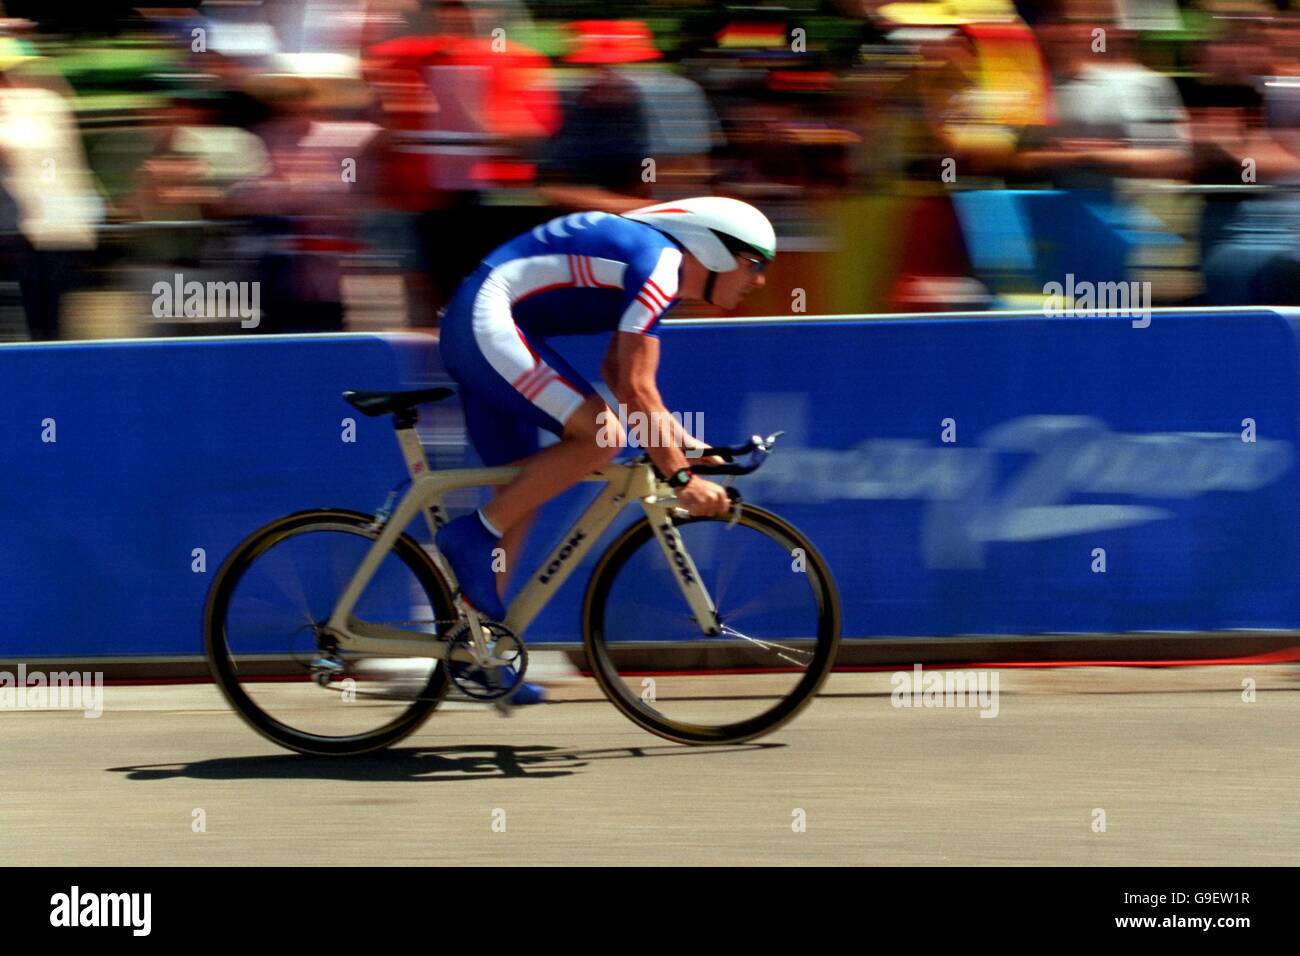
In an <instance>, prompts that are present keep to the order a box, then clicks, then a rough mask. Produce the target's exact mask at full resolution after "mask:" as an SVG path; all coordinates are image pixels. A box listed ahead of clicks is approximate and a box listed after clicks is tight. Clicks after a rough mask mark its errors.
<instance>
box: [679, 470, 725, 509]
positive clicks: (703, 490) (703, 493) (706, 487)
mask: <svg viewBox="0 0 1300 956" xmlns="http://www.w3.org/2000/svg"><path fill="white" fill-rule="evenodd" d="M677 501H678V503H679V504H680V505H681V506H682V507H683V508H685V509H686V510H687V511H689V512H690V513H691V514H692V515H694V516H695V517H697V518H702V517H707V516H709V515H720V514H725V513H726V511H727V509H728V508H730V507H731V499H730V498H728V497H727V493H726V491H724V490H723V488H722V486H721V485H719V484H715V483H714V482H712V481H706V480H705V479H703V478H701V477H699V476H698V475H697V476H695V477H694V478H692V479H691V480H690V482H689V483H687V485H686V486H685V487H684V488H678V489H677Z"/></svg>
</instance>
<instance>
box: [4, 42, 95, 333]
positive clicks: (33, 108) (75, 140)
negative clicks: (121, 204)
mask: <svg viewBox="0 0 1300 956" xmlns="http://www.w3.org/2000/svg"><path fill="white" fill-rule="evenodd" d="M32 59H33V57H32V56H31V55H29V54H28V53H26V52H25V51H24V50H23V49H22V47H21V45H20V44H19V42H18V41H16V40H14V39H12V38H9V37H0V164H2V165H3V186H4V192H5V194H6V197H7V200H6V202H5V203H4V205H6V206H8V207H9V208H8V210H7V212H8V214H9V215H12V214H13V213H14V212H16V214H17V215H16V220H17V221H16V225H17V231H18V237H17V243H16V244H17V265H18V268H19V272H18V282H19V286H20V288H21V290H22V299H23V309H24V311H25V312H26V315H27V327H28V331H29V334H30V336H31V338H32V339H33V340H35V341H41V340H48V339H57V338H58V337H59V317H60V308H61V306H62V302H63V298H64V296H65V295H66V294H67V293H68V292H70V291H72V290H73V289H75V288H76V287H77V286H78V285H79V284H80V282H81V278H82V270H83V268H84V264H85V260H86V256H85V253H87V252H88V251H90V250H93V249H94V248H95V245H96V241H97V236H96V234H97V230H98V224H99V222H100V221H101V220H102V218H103V202H102V200H101V199H100V197H99V195H98V193H97V192H96V190H95V186H94V183H93V181H92V179H91V177H90V173H89V171H88V170H87V168H86V157H85V152H84V150H83V148H82V143H81V137H80V134H79V132H78V129H77V124H76V119H75V117H74V116H73V113H72V110H71V109H70V108H69V106H68V102H67V98H66V96H65V95H63V94H61V93H59V92H56V89H57V79H56V78H54V77H42V79H41V82H40V84H37V83H35V82H33V81H31V80H29V79H28V78H27V77H25V76H24V74H23V72H22V70H21V68H20V65H21V64H23V63H25V62H27V61H29V60H32Z"/></svg>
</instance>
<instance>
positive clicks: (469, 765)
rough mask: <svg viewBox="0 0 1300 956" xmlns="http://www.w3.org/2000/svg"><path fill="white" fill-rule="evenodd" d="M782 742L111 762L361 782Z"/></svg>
mask: <svg viewBox="0 0 1300 956" xmlns="http://www.w3.org/2000/svg"><path fill="white" fill-rule="evenodd" d="M784 746H786V745H785V744H779V743H749V744H735V745H724V746H717V747H683V746H680V745H677V744H663V745H656V746H650V747H606V748H600V749H592V750H582V749H566V748H562V747H544V746H532V747H516V746H509V745H497V746H494V745H491V744H487V745H483V744H460V745H456V746H446V747H394V748H392V749H389V750H380V751H376V752H375V753H371V754H362V755H361V756H357V757H311V756H306V755H304V754H290V753H285V754H271V755H267V756H259V757H218V758H216V759H214V760H197V761H194V762H193V763H174V764H167V763H164V764H139V765H136V766H126V767H107V768H105V769H106V770H107V771H108V772H109V773H121V774H125V775H126V779H127V780H134V781H145V782H148V781H155V780H174V779H177V778H186V779H190V780H346V781H356V782H367V781H373V782H381V783H382V782H409V783H433V782H452V781H458V780H483V779H491V778H497V779H511V778H519V777H526V778H528V779H532V780H541V779H546V778H549V777H568V776H572V775H573V774H574V773H576V772H577V771H578V770H580V769H582V768H584V767H587V766H588V765H590V764H592V763H594V762H596V761H600V760H640V759H648V758H655V757H674V756H675V757H690V756H696V757H702V756H705V755H713V756H725V755H727V754H733V753H744V752H749V751H755V750H769V749H772V748H774V747H778V748H779V747H784Z"/></svg>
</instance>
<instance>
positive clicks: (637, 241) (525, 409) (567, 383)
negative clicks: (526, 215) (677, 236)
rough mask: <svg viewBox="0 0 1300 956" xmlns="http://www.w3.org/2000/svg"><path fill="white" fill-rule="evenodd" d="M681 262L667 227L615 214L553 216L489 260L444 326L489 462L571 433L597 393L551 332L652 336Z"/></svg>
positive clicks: (446, 355)
mask: <svg viewBox="0 0 1300 956" xmlns="http://www.w3.org/2000/svg"><path fill="white" fill-rule="evenodd" d="M681 264H682V253H681V250H680V249H679V248H678V247H677V245H676V244H675V243H674V242H673V241H672V240H671V239H669V238H668V237H667V236H665V235H664V234H663V233H661V232H659V231H658V230H656V229H653V228H651V227H650V226H647V225H645V224H644V223H640V222H636V221H635V220H632V219H624V218H623V217H622V216H614V215H611V214H609V213H604V212H582V213H574V214H573V215H571V216H561V217H560V218H558V219H552V220H551V221H550V222H547V223H543V224H542V225H540V226H538V227H537V228H535V229H533V230H531V231H529V232H526V233H524V234H523V235H521V236H518V237H516V238H514V239H512V240H510V241H509V242H507V243H506V244H505V245H503V246H500V247H498V248H497V249H495V250H494V251H493V252H492V253H491V254H490V255H489V256H487V257H486V258H485V259H484V260H483V262H482V263H481V264H480V265H479V267H478V269H476V270H475V272H474V274H473V275H472V276H470V277H469V278H468V279H466V280H465V281H464V282H463V283H461V285H460V288H458V289H457V290H456V294H455V295H454V296H453V297H452V300H451V302H450V303H449V304H448V306H447V308H446V310H445V311H444V312H443V316H442V322H441V324H440V326H439V330H438V336H439V348H440V351H441V354H442V361H443V365H444V367H445V368H446V370H447V371H448V372H449V373H450V374H451V376H452V377H453V378H454V379H455V380H456V381H457V382H458V383H459V384H460V386H461V387H460V400H461V406H462V407H463V408H464V411H465V421H466V425H467V427H468V429H469V434H470V437H471V439H472V440H473V442H474V446H475V448H477V449H478V451H479V454H480V456H481V457H482V458H483V461H484V463H485V464H488V465H504V464H509V463H511V462H515V461H519V460H520V459H522V458H524V457H526V456H528V455H530V454H532V453H533V452H535V451H536V450H537V449H538V447H539V445H538V429H543V430H546V431H550V432H552V433H553V434H556V435H562V434H563V433H564V425H565V423H566V422H567V421H568V420H569V417H570V416H571V415H572V414H573V413H574V412H575V411H576V410H577V409H578V408H579V407H580V406H581V405H582V404H583V402H584V401H585V400H586V399H587V398H588V397H589V396H591V395H593V394H594V393H595V388H594V387H593V386H592V385H591V383H590V382H588V381H587V380H586V378H584V377H583V375H582V373H581V372H579V371H578V370H577V369H575V368H574V367H573V366H572V365H570V364H569V362H568V361H567V360H566V359H565V358H564V356H563V355H561V354H559V352H557V351H556V349H555V348H554V346H553V345H552V344H551V343H550V342H549V341H548V340H549V339H550V338H551V337H552V336H557V335H600V334H605V335H612V334H613V333H614V332H615V331H623V332H630V333H632V334H634V335H653V334H654V333H653V332H652V331H651V330H652V329H653V328H654V325H655V323H656V322H657V321H659V319H660V318H661V317H662V316H663V314H664V313H665V312H667V311H668V310H669V309H670V308H672V307H673V306H674V305H675V304H676V303H677V301H678V295H677V291H678V289H677V278H678V270H679V269H680V268H681Z"/></svg>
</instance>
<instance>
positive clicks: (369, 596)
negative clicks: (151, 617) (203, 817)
mask: <svg viewBox="0 0 1300 956" xmlns="http://www.w3.org/2000/svg"><path fill="white" fill-rule="evenodd" d="M366 525H367V520H366V519H365V518H364V516H346V515H340V516H332V517H328V518H323V517H314V518H313V517H306V518H303V519H301V520H297V521H293V520H289V521H286V522H283V523H281V524H280V525H279V526H275V527H272V528H270V529H267V530H266V531H265V532H263V533H261V534H259V535H256V536H255V537H254V538H253V539H251V540H250V541H248V542H246V543H245V545H244V546H243V547H241V548H240V549H239V551H238V552H237V554H236V555H235V556H234V557H232V559H231V560H230V561H229V562H228V563H227V566H226V567H225V568H223V571H222V574H221V575H220V577H219V579H218V582H217V584H216V585H215V586H214V595H213V600H212V602H211V606H210V612H209V616H210V620H209V635H210V637H209V643H210V653H209V656H210V658H211V660H212V663H213V666H214V670H215V672H216V673H217V676H218V680H219V682H220V683H221V685H222V689H223V691H224V692H225V693H226V696H227V698H228V699H229V700H230V702H231V703H232V704H233V705H234V706H235V708H236V709H237V710H238V711H239V712H240V714H241V715H242V716H244V717H245V718H246V719H247V720H249V722H250V723H252V724H253V726H254V727H255V728H256V729H257V730H259V732H261V733H263V734H265V735H267V736H269V737H271V738H272V739H273V740H276V741H277V742H278V743H281V744H285V745H287V746H291V747H294V748H295V749H301V750H307V751H311V752H321V753H330V752H355V751H357V750H362V749H370V748H372V747H374V746H383V745H385V743H387V742H391V741H392V740H393V739H396V738H397V737H398V736H401V735H403V734H404V733H406V732H409V729H411V726H412V724H413V722H415V723H418V720H419V719H422V717H423V716H424V715H425V714H427V712H428V711H429V710H431V709H432V708H433V707H434V706H435V705H436V703H437V700H438V698H439V697H440V696H441V693H442V690H443V689H444V685H445V677H444V675H443V674H442V670H441V667H440V666H439V664H438V662H437V661H435V660H433V659H432V658H378V657H373V656H366V657H362V656H359V655H353V654H350V653H348V652H347V651H346V650H340V649H338V648H335V647H331V646H330V641H329V639H328V633H327V632H326V631H325V630H324V628H323V624H324V622H325V620H326V619H327V618H328V616H329V614H330V612H331V610H332V608H333V606H334V603H335V602H336V601H337V599H338V596H339V595H340V594H341V593H342V591H343V588H344V586H345V585H346V583H347V581H348V579H349V578H350V577H351V575H352V573H353V572H354V571H355V569H356V567H357V566H358V565H359V564H360V562H361V558H362V557H363V556H364V554H365V553H366V552H367V551H368V549H369V548H370V546H371V544H372V543H373V541H374V539H375V537H376V536H377V535H376V533H375V532H373V531H370V530H369V529H368V528H367V527H366ZM417 548H418V546H416V545H415V544H414V543H413V542H411V541H409V539H399V542H398V545H397V546H396V547H395V548H394V550H393V551H392V552H390V553H389V554H388V555H386V556H385V558H384V560H383V561H382V562H381V564H380V566H379V569H378V570H377V572H376V574H375V577H374V579H373V580H372V582H371V584H370V585H368V586H367V588H366V590H365V592H363V594H362V596H361V598H360V600H359V601H358V603H357V608H356V612H355V614H356V616H357V617H359V618H360V619H362V620H365V621H369V622H371V623H377V624H386V625H389V626H393V627H402V628H403V629H406V630H412V631H417V632H421V633H427V634H431V635H432V634H437V633H440V632H441V630H442V629H444V628H446V627H449V626H450V624H449V623H448V622H449V620H450V618H451V617H452V613H451V610H450V601H449V599H448V598H447V596H446V594H445V589H443V588H440V587H439V586H438V582H437V580H436V578H435V577H434V576H433V573H432V571H431V569H430V568H429V567H428V563H427V561H425V560H424V559H423V555H421V554H419V553H418V551H417ZM331 658H332V659H333V662H334V663H337V664H338V665H340V667H341V669H340V670H339V671H337V672H335V673H328V671H329V670H330V668H328V667H326V666H324V665H326V664H328V663H331ZM323 674H324V677H325V678H327V679H323V678H322V675H323Z"/></svg>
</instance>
